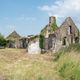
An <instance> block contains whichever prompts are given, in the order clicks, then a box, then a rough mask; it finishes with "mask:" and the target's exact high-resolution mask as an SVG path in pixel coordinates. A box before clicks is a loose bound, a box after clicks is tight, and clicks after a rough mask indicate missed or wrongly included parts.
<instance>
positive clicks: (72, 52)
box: [56, 44, 80, 80]
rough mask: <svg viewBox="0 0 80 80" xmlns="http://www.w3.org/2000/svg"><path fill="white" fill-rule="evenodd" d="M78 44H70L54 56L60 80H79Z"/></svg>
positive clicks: (79, 55)
mask: <svg viewBox="0 0 80 80" xmlns="http://www.w3.org/2000/svg"><path fill="white" fill-rule="evenodd" d="M79 53H80V44H72V45H70V46H69V47H67V48H64V49H63V50H61V51H60V52H58V53H57V54H56V63H57V68H56V70H57V72H58V74H59V76H60V77H61V80H80V54H79Z"/></svg>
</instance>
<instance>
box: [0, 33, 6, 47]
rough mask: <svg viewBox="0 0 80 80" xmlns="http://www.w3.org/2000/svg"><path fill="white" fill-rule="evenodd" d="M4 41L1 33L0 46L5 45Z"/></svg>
mask: <svg viewBox="0 0 80 80" xmlns="http://www.w3.org/2000/svg"><path fill="white" fill-rule="evenodd" d="M6 43H7V41H6V39H5V38H4V36H3V35H2V34H0V46H6Z"/></svg>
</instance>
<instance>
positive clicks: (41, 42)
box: [39, 35, 44, 49]
mask: <svg viewBox="0 0 80 80" xmlns="http://www.w3.org/2000/svg"><path fill="white" fill-rule="evenodd" d="M39 46H40V48H41V49H43V48H44V36H43V35H40V38H39Z"/></svg>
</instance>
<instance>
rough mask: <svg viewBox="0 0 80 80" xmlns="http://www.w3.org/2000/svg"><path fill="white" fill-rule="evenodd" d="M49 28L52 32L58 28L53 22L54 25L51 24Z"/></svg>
mask: <svg viewBox="0 0 80 80" xmlns="http://www.w3.org/2000/svg"><path fill="white" fill-rule="evenodd" d="M51 28H52V31H55V30H56V29H57V28H58V27H57V24H56V21H54V23H52V24H51Z"/></svg>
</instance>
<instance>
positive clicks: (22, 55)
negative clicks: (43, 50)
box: [0, 44, 80, 80]
mask: <svg viewBox="0 0 80 80" xmlns="http://www.w3.org/2000/svg"><path fill="white" fill-rule="evenodd" d="M0 80H80V44H75V45H71V46H69V47H66V48H65V49H62V50H61V51H59V52H58V53H56V54H54V56H53V55H51V54H50V53H48V54H37V55H35V54H33V55H31V54H28V53H27V52H26V50H25V49H8V48H6V49H0Z"/></svg>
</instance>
